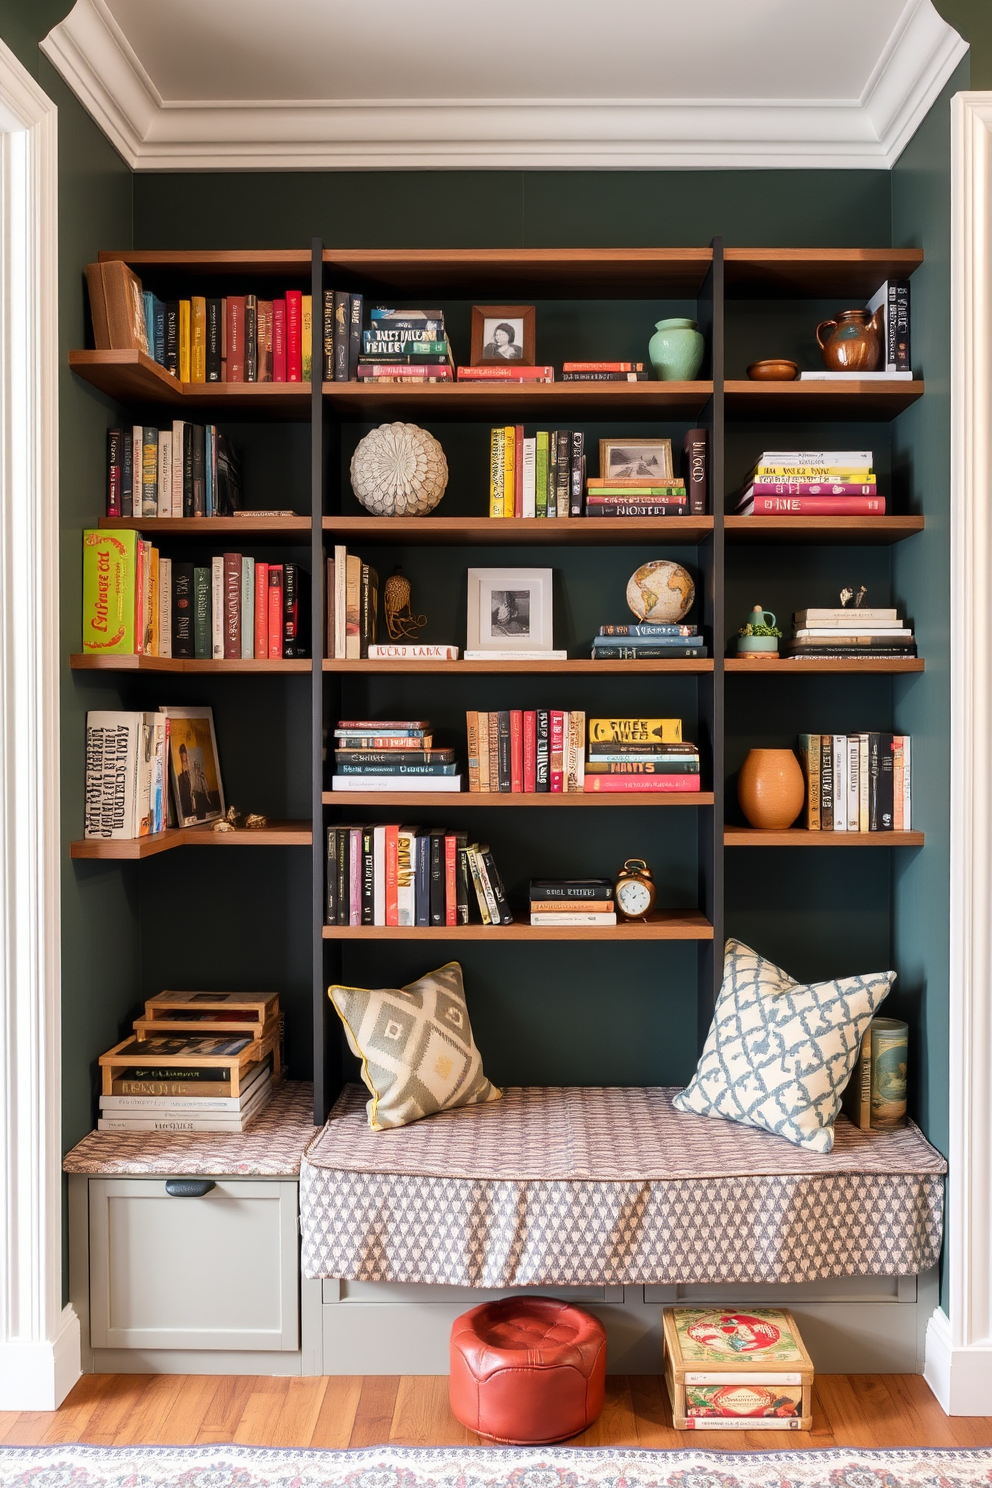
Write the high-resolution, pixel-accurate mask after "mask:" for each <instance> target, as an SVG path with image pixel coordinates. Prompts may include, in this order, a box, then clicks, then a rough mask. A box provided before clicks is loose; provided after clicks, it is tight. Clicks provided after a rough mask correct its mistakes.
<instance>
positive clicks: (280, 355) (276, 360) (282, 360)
mask: <svg viewBox="0 0 992 1488" xmlns="http://www.w3.org/2000/svg"><path fill="white" fill-rule="evenodd" d="M272 381H273V382H285V381H286V301H285V300H273V301H272Z"/></svg>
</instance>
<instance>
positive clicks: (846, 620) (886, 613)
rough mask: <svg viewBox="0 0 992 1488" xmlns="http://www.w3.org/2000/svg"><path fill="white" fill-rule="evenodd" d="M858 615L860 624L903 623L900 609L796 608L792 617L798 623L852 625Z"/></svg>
mask: <svg viewBox="0 0 992 1488" xmlns="http://www.w3.org/2000/svg"><path fill="white" fill-rule="evenodd" d="M855 616H857V617H858V618H857V623H858V624H859V625H882V624H891V625H901V624H902V621H901V620H900V619H899V611H898V610H868V609H864V610H845V609H841V610H796V611H795V613H794V614H793V616H792V618H793V620H794V621H795V622H796V624H797V625H850V624H851V623H852V621H853V619H854V617H855Z"/></svg>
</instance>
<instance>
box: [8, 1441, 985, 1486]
mask: <svg viewBox="0 0 992 1488" xmlns="http://www.w3.org/2000/svg"><path fill="white" fill-rule="evenodd" d="M990 1484H992V1449H989V1450H987V1451H985V1450H981V1451H956V1450H950V1451H944V1450H921V1449H917V1448H909V1449H902V1450H893V1451H856V1450H851V1451H845V1450H844V1449H843V1448H830V1449H829V1450H826V1451H817V1450H808V1451H801V1452H694V1451H691V1450H689V1451H677V1452H667V1451H666V1452H647V1451H633V1450H628V1449H626V1448H622V1447H611V1448H602V1449H600V1448H590V1447H545V1448H530V1447H505V1448H498V1447H430V1448H412V1447H370V1448H368V1449H363V1450H356V1451H347V1452H325V1451H316V1450H314V1451H310V1450H301V1449H298V1448H296V1449H288V1450H285V1449H282V1448H278V1447H233V1446H232V1447H88V1446H74V1445H63V1446H54V1447H0V1488H989V1485H990Z"/></svg>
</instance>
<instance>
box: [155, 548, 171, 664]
mask: <svg viewBox="0 0 992 1488" xmlns="http://www.w3.org/2000/svg"><path fill="white" fill-rule="evenodd" d="M158 654H159V656H171V655H172V559H171V558H159V560H158Z"/></svg>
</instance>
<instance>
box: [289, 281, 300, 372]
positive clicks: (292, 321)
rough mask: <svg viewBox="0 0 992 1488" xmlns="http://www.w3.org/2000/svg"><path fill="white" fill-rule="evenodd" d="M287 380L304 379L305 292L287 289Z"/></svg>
mask: <svg viewBox="0 0 992 1488" xmlns="http://www.w3.org/2000/svg"><path fill="white" fill-rule="evenodd" d="M286 381H287V382H302V381H303V292H302V290H299V289H287V291H286Z"/></svg>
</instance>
